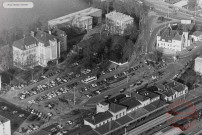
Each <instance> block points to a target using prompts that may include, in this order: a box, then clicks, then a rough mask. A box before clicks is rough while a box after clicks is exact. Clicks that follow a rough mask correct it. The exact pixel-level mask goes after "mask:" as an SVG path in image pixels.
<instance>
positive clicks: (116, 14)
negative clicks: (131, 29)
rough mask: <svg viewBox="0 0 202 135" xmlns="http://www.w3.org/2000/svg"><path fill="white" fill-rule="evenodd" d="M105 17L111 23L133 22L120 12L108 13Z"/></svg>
mask: <svg viewBox="0 0 202 135" xmlns="http://www.w3.org/2000/svg"><path fill="white" fill-rule="evenodd" d="M106 17H107V18H109V19H111V20H113V21H129V20H134V18H132V17H130V16H129V15H126V14H123V13H120V12H116V11H113V12H110V13H108V14H106Z"/></svg>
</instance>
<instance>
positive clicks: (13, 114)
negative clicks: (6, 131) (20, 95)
mask: <svg viewBox="0 0 202 135" xmlns="http://www.w3.org/2000/svg"><path fill="white" fill-rule="evenodd" d="M0 114H1V115H2V116H4V117H6V118H8V119H10V120H11V127H12V128H11V130H12V133H13V132H14V131H15V130H16V129H18V128H19V126H20V125H21V124H22V123H23V122H24V120H25V119H27V117H28V116H29V115H30V113H29V112H27V111H24V110H22V109H21V108H19V107H16V106H14V105H11V104H10V103H7V102H3V101H1V102H0Z"/></svg>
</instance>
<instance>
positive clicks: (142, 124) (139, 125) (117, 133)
mask: <svg viewBox="0 0 202 135" xmlns="http://www.w3.org/2000/svg"><path fill="white" fill-rule="evenodd" d="M201 102H202V96H199V97H197V98H195V99H192V100H191V101H188V102H185V103H182V104H179V105H178V106H177V107H175V112H182V111H183V110H185V109H186V108H187V105H190V103H192V104H193V105H196V104H199V103H201ZM170 110H171V109H169V108H168V106H167V107H165V108H162V109H161V110H159V111H157V112H153V113H152V114H150V115H148V116H145V117H144V118H141V119H139V120H137V121H135V122H132V123H129V124H128V125H125V126H122V128H119V129H115V130H113V131H111V132H109V133H107V134H105V135H123V134H125V132H127V133H129V134H131V135H132V134H134V133H135V135H138V134H142V133H144V132H146V131H148V130H149V129H151V128H153V127H155V126H157V125H159V123H163V122H165V121H166V120H168V119H163V117H165V115H166V114H167V113H168V112H169V111H170ZM167 115H168V114H167ZM171 115H173V114H171ZM170 118H172V117H170ZM150 121H152V122H153V123H152V125H151V126H150V127H149V128H146V127H147V126H148V123H150ZM150 124H151V123H150ZM140 129H141V130H140ZM133 132H134V133H133Z"/></svg>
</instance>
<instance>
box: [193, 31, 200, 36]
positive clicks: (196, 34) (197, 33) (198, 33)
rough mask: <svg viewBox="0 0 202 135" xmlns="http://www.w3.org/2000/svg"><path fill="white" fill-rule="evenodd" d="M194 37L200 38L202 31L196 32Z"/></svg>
mask: <svg viewBox="0 0 202 135" xmlns="http://www.w3.org/2000/svg"><path fill="white" fill-rule="evenodd" d="M192 35H194V36H197V37H198V36H200V35H202V32H201V31H195V32H194V33H193V34H192Z"/></svg>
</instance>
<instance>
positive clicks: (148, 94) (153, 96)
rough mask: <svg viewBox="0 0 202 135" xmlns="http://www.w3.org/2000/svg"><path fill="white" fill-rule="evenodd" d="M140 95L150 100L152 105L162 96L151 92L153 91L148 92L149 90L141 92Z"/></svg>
mask: <svg viewBox="0 0 202 135" xmlns="http://www.w3.org/2000/svg"><path fill="white" fill-rule="evenodd" d="M139 94H140V95H142V96H145V97H148V98H150V103H153V102H155V101H157V100H159V99H160V95H158V94H156V93H154V92H151V91H147V90H145V91H141V92H139Z"/></svg>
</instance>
